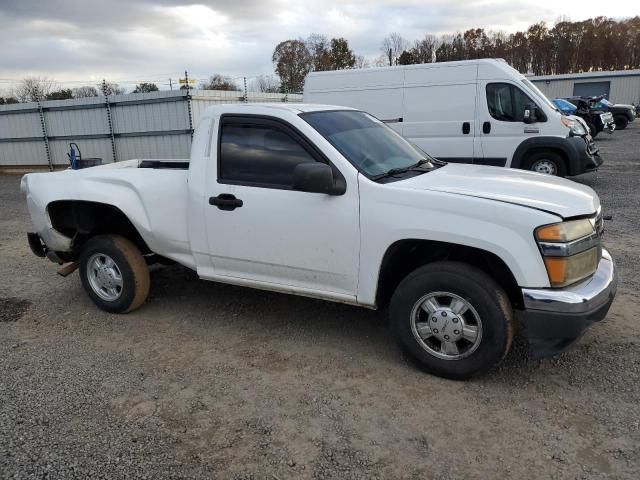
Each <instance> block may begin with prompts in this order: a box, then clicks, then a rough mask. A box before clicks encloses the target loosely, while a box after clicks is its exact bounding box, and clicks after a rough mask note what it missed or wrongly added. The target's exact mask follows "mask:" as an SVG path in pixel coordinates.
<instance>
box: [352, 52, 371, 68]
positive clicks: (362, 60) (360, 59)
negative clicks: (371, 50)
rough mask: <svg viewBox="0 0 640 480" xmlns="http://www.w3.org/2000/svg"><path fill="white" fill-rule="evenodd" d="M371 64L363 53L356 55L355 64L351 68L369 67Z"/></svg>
mask: <svg viewBox="0 0 640 480" xmlns="http://www.w3.org/2000/svg"><path fill="white" fill-rule="evenodd" d="M370 66H371V64H370V63H369V60H367V58H366V57H365V56H364V55H356V64H355V65H354V66H353V68H369V67H370Z"/></svg>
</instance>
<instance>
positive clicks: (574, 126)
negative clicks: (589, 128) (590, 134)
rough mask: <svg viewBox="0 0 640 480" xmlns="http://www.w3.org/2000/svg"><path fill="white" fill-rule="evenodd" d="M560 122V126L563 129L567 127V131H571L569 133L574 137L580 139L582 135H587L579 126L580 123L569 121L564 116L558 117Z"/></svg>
mask: <svg viewBox="0 0 640 480" xmlns="http://www.w3.org/2000/svg"><path fill="white" fill-rule="evenodd" d="M560 121H561V122H562V124H563V125H564V126H565V127H567V128H568V129H569V130H571V133H572V134H573V135H576V136H578V137H580V136H582V135H586V134H587V132H586V130H585V129H584V127H583V126H582V125H581V124H580V122H576V121H574V120H571V119H570V118H567V117H565V116H564V115H563V116H562V117H560Z"/></svg>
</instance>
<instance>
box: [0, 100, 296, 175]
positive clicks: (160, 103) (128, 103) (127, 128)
mask: <svg viewBox="0 0 640 480" xmlns="http://www.w3.org/2000/svg"><path fill="white" fill-rule="evenodd" d="M244 101H245V97H244V94H243V93H242V92H227V91H217V90H191V91H190V92H189V95H187V92H186V91H185V90H173V91H160V92H151V93H133V94H129V95H114V96H109V97H108V99H106V98H105V97H90V98H79V99H73V100H51V101H46V102H41V103H18V104H12V105H0V171H3V170H4V171H9V170H18V171H21V170H26V169H30V168H53V167H57V166H60V167H62V166H66V165H68V159H67V152H68V151H69V143H70V142H75V143H77V144H78V145H79V147H80V150H81V152H82V156H83V158H100V159H101V160H102V163H110V162H113V161H121V160H128V159H131V158H189V152H190V149H191V132H192V130H193V128H195V126H196V125H197V122H198V120H199V118H200V115H201V114H202V112H203V111H204V110H205V109H206V108H207V107H208V106H211V105H214V104H219V103H240V102H244ZM246 101H247V102H261V103H262V102H301V101H302V95H291V94H289V95H285V94H279V93H255V92H248V93H247V97H246Z"/></svg>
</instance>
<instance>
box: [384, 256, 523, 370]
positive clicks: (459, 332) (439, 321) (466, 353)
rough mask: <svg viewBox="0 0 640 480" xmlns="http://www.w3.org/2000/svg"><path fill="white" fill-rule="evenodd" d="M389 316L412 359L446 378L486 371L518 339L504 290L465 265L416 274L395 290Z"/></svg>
mask: <svg viewBox="0 0 640 480" xmlns="http://www.w3.org/2000/svg"><path fill="white" fill-rule="evenodd" d="M389 315H390V321H391V326H392V328H393V331H394V334H395V335H396V337H397V338H398V340H399V342H400V344H401V346H402V348H403V350H404V351H405V352H406V353H407V355H408V356H409V357H410V358H411V359H412V360H414V361H415V362H416V363H417V364H418V366H419V367H421V368H422V369H423V370H425V371H427V372H429V373H432V374H434V375H438V376H440V377H444V378H450V379H454V380H464V379H468V378H471V377H473V376H475V375H479V374H481V373H483V372H486V371H487V370H489V369H490V368H491V367H493V366H494V365H496V364H497V363H499V362H500V361H501V360H502V359H503V358H504V357H505V355H506V354H507V352H508V351H509V348H510V347H511V341H512V340H513V311H512V309H511V304H510V302H509V299H508V298H507V295H506V294H505V292H504V290H502V288H500V286H498V284H497V283H496V282H495V281H494V280H493V279H492V278H491V277H489V276H488V275H487V274H485V273H484V272H483V271H481V270H479V269H477V268H475V267H473V266H471V265H467V264H464V263H459V262H449V261H445V262H436V263H432V264H429V265H425V266H423V267H420V268H418V269H417V270H415V271H413V272H412V273H411V274H409V275H408V276H407V277H406V278H405V279H404V280H403V281H402V282H401V283H400V285H399V286H398V288H397V289H396V291H395V292H394V294H393V296H392V298H391V304H390V306H389Z"/></svg>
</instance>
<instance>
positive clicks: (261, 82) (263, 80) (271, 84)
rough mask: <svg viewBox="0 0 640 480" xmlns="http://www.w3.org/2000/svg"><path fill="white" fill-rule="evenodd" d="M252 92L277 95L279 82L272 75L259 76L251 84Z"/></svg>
mask: <svg viewBox="0 0 640 480" xmlns="http://www.w3.org/2000/svg"><path fill="white" fill-rule="evenodd" d="M252 90H257V91H258V92H262V93H278V92H279V91H280V81H279V80H278V79H277V78H276V77H275V76H274V75H259V76H258V77H256V79H255V81H254V82H253V85H252Z"/></svg>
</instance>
